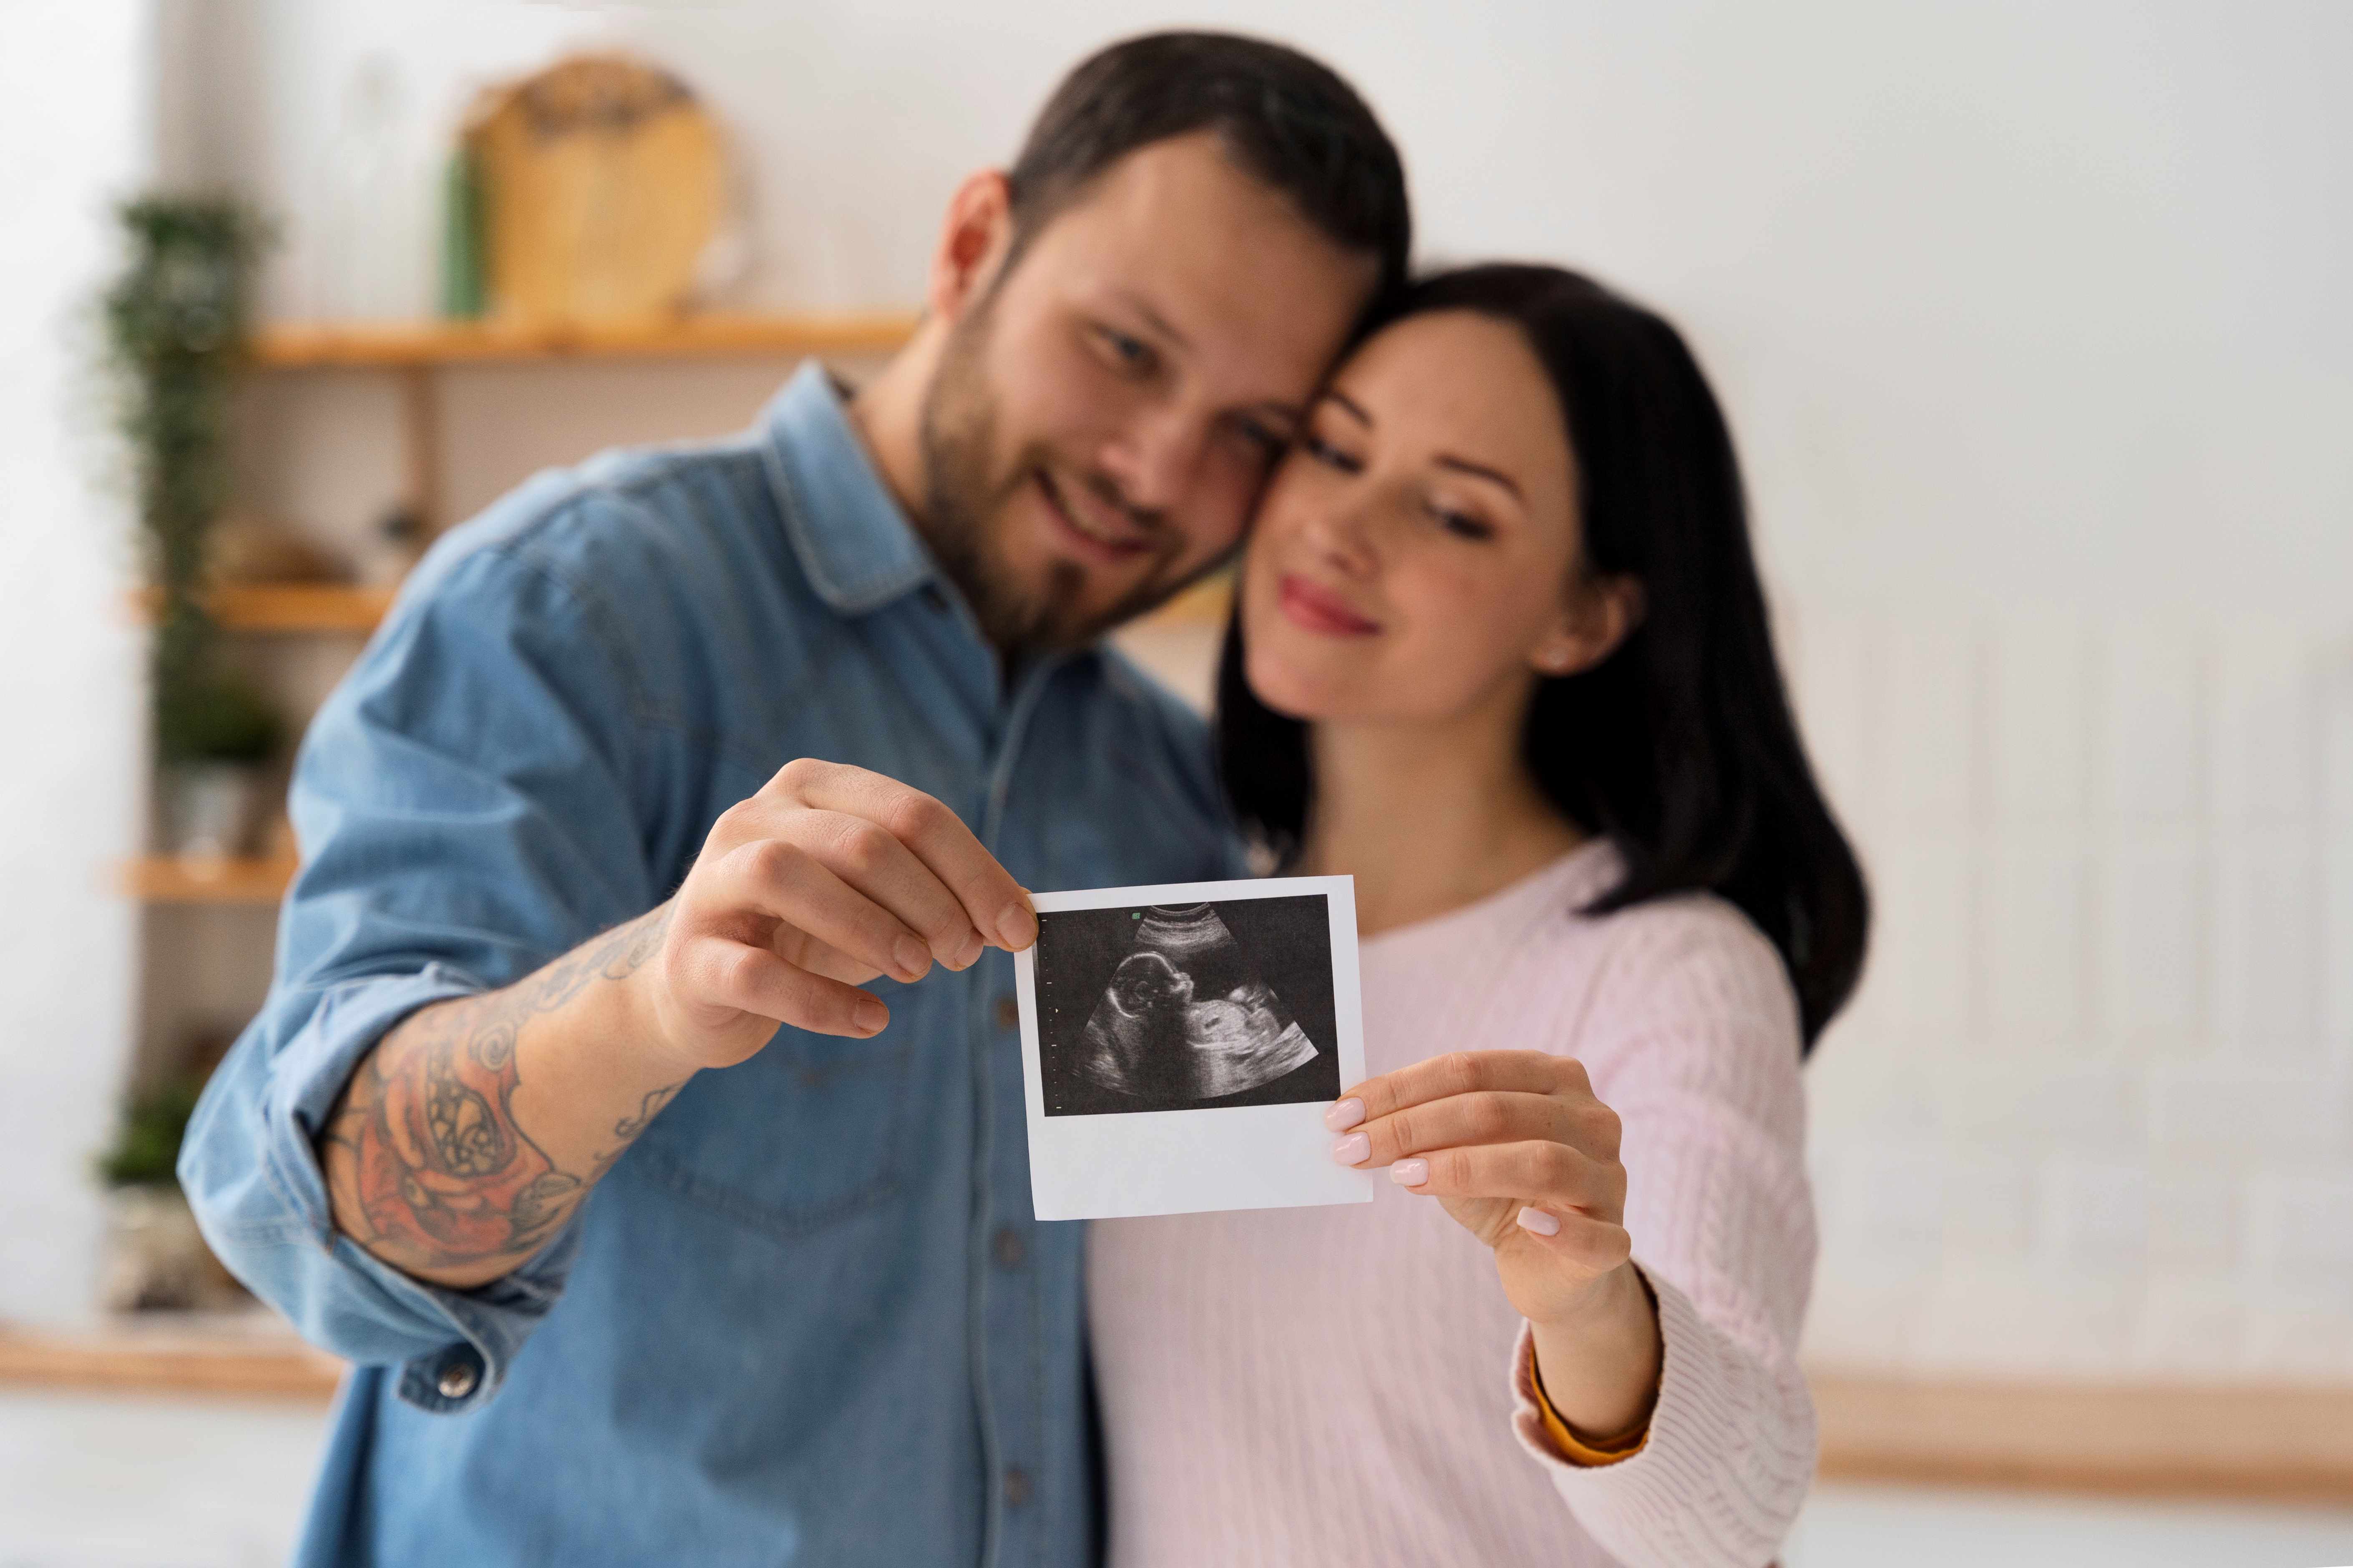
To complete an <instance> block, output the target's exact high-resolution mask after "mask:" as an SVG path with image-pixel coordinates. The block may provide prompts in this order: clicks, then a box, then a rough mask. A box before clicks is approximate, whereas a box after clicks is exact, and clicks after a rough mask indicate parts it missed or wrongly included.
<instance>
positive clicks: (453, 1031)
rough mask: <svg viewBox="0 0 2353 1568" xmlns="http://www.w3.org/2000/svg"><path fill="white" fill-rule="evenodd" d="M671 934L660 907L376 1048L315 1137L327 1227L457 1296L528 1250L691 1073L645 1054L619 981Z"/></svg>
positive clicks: (435, 1010)
mask: <svg viewBox="0 0 2353 1568" xmlns="http://www.w3.org/2000/svg"><path fill="white" fill-rule="evenodd" d="M669 921H670V906H669V905H668V904H664V905H662V906H661V907H660V908H659V909H656V910H652V911H651V912H649V913H648V914H646V915H644V916H641V917H640V918H638V920H635V921H630V922H629V923H628V924H627V925H624V926H619V927H617V928H615V929H614V930H612V931H607V932H606V933H605V934H604V935H603V936H601V937H598V938H596V940H594V941H592V942H587V943H586V944H584V945H582V946H580V947H578V948H575V949H574V950H573V951H572V952H569V953H566V954H565V956H564V957H562V958H559V959H557V960H556V961H555V962H554V963H551V964H549V965H548V966H547V967H546V968H544V969H542V970H539V971H538V972H537V973H533V974H531V975H528V976H526V977H525V978H523V979H522V980H521V981H518V982H517V983H516V984H512V985H510V986H508V987H506V988H505V989H504V990H501V991H492V992H488V993H485V994H482V995H480V996H467V997H460V998H458V999H455V1000H452V1001H448V1002H442V1003H437V1004H436V1005H433V1006H430V1007H427V1008H424V1009H422V1010H420V1011H419V1012H417V1014H415V1015H414V1016H411V1017H409V1018H407V1019H406V1020H404V1021H403V1022H402V1023H401V1024H400V1026H398V1027H396V1028H395V1029H394V1030H393V1031H392V1032H391V1033H389V1034H387V1035H386V1036H385V1037H384V1038H383V1039H382V1040H380V1041H378V1042H377V1044H376V1046H375V1049H374V1050H372V1051H370V1052H369V1053H368V1054H367V1055H366V1056H365V1057H364V1058H361V1060H360V1063H359V1067H358V1068H357V1070H356V1071H354V1072H353V1075H352V1079H351V1082H350V1083H349V1084H348V1085H346V1086H345V1088H344V1089H343V1097H342V1098H341V1099H340V1100H338V1101H337V1102H336V1105H335V1109H334V1112H333V1114H332V1115H331V1116H330V1117H329V1119H328V1121H327V1125H326V1128H325V1129H324V1131H322V1132H321V1133H320V1135H319V1157H320V1163H321V1165H322V1169H323V1170H324V1173H325V1174H326V1178H327V1191H328V1194H329V1196H330V1198H331V1200H332V1205H333V1212H334V1221H335V1227H336V1228H337V1229H338V1230H340V1231H342V1232H343V1234H344V1235H345V1236H348V1237H351V1238H352V1239H353V1241H355V1242H357V1243H358V1244H359V1245H360V1246H362V1247H365V1248H366V1249H367V1250H368V1251H369V1252H371V1253H373V1254H375V1256H376V1257H378V1258H382V1259H384V1261H385V1262H387V1263H389V1264H391V1265H392V1266H393V1267H395V1268H399V1269H401V1270H402V1271H403V1272H405V1273H408V1274H413V1275H415V1276H417V1278H418V1279H429V1280H432V1281H434V1282H436V1283H438V1284H443V1285H452V1286H457V1287H459V1288H461V1289H462V1288H466V1287H470V1286H475V1285H480V1284H484V1283H487V1282H488V1281H490V1280H492V1279H498V1278H499V1277H500V1276H501V1275H503V1274H507V1273H509V1272H511V1271H512V1270H513V1269H514V1268H515V1267H516V1266H517V1265H519V1264H521V1263H522V1261H523V1260H524V1259H525V1258H529V1257H530V1256H531V1255H532V1254H533V1252H535V1251H537V1250H538V1249H539V1247H541V1246H543V1244H544V1243H545V1242H546V1241H547V1239H548V1237H551V1236H553V1235H554V1234H555V1232H556V1230H557V1229H558V1228H559V1227H561V1226H562V1225H563V1224H564V1222H565V1219H567V1218H568V1217H570V1215H571V1214H572V1211H573V1210H574V1209H575V1208H576V1207H577V1206H578V1205H579V1204H580V1201H581V1200H582V1199H583V1198H584V1197H586V1195H587V1192H588V1189H589V1188H590V1187H591V1186H592V1185H594V1184H595V1183H596V1180H597V1178H598V1177H600V1176H602V1175H603V1174H604V1173H606V1171H607V1170H608V1169H610V1168H611V1166H612V1163H613V1162H614V1161H615V1160H617V1159H618V1158H620V1156H621V1153H622V1152H623V1151H625V1150H626V1149H628V1146H629V1144H630V1142H633V1141H634V1140H635V1139H636V1138H637V1136H638V1133H640V1132H642V1131H645V1128H646V1125H647V1124H648V1123H649V1121H652V1120H653V1117H654V1115H655V1113H656V1112H658V1111H659V1110H661V1108H662V1107H663V1106H664V1105H666V1104H668V1103H669V1102H670V1097H671V1096H673V1095H675V1094H676V1093H677V1092H678V1091H679V1089H681V1088H682V1087H683V1086H684V1084H685V1082H686V1079H687V1078H688V1077H690V1076H691V1073H690V1072H688V1071H686V1070H685V1069H683V1068H680V1067H678V1066H676V1065H674V1064H671V1063H670V1062H668V1061H666V1060H665V1059H664V1058H661V1057H660V1056H659V1055H658V1054H657V1053H656V1052H654V1051H653V1050H651V1049H649V1048H648V1047H647V1042H646V1041H645V1039H644V1034H645V1026H644V1023H643V1020H642V1018H641V1017H640V1016H639V1015H638V1010H637V1009H636V1008H635V1007H634V1006H633V1005H632V1004H633V996H632V993H631V990H630V987H629V985H628V980H629V977H630V976H631V975H632V974H634V973H637V972H638V970H639V969H641V968H642V967H644V965H645V964H647V963H649V962H650V961H651V960H652V959H653V957H654V956H655V955H656V954H657V953H659V952H660V951H661V944H662V937H663V933H664V932H665V931H666V930H667V928H668V925H669Z"/></svg>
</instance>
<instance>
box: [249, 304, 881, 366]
mask: <svg viewBox="0 0 2353 1568" xmlns="http://www.w3.org/2000/svg"><path fill="white" fill-rule="evenodd" d="M914 327H915V318H914V317H913V316H912V315H910V314H907V313H905V312H903V311H869V312H864V313H860V314H848V315H829V316H769V315H746V314H735V313H731V312H722V311H711V312H702V313H698V314H692V315H683V316H663V317H658V318H652V319H648V320H643V321H596V322H586V321H583V322H560V321H545V322H526V321H417V322H406V321H387V322H374V321H326V322H282V323H280V324H278V325H274V326H268V327H264V328H262V329H261V330H260V331H258V332H256V333H255V334H254V338H253V342H252V344H251V363H253V364H254V365H255V366H257V367H259V368H261V369H265V370H312V369H325V368H339V369H351V370H371V369H374V370H396V369H407V368H421V367H426V366H431V365H448V364H490V363H517V362H529V361H533V360H563V359H711V358H720V357H725V356H729V355H754V354H773V355H784V354H807V353H889V352H890V351H891V350H892V349H895V348H897V347H898V346H899V345H900V344H902V343H903V342H906V341H907V336H908V334H909V333H910V332H912V331H914Z"/></svg>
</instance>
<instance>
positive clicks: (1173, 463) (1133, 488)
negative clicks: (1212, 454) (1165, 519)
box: [1103, 405, 1209, 511]
mask: <svg viewBox="0 0 2353 1568" xmlns="http://www.w3.org/2000/svg"><path fill="white" fill-rule="evenodd" d="M1208 425H1209V422H1208V419H1207V418H1205V417H1204V416H1201V415H1200V414H1198V413H1197V412H1194V411H1193V410H1190V409H1187V408H1185V407H1183V406H1180V405H1166V406H1162V407H1158V408H1152V409H1146V410H1143V411H1140V412H1139V413H1138V414H1137V415H1136V416H1135V417H1134V419H1132V420H1131V421H1130V422H1129V423H1128V425H1127V426H1126V428H1124V429H1123V430H1122V431H1121V432H1120V433H1119V434H1118V436H1116V437H1114V438H1113V440H1112V442H1111V443H1110V445H1109V446H1108V447H1106V448H1105V450H1104V452H1103V470H1104V472H1105V473H1106V474H1108V475H1109V476H1110V477H1111V478H1112V479H1114V480H1116V481H1117V482H1118V484H1119V489H1120V494H1121V496H1122V497H1123V498H1124V500H1126V502H1127V504H1128V505H1129V506H1130V507H1132V508H1133V509H1134V510H1138V511H1168V510H1173V509H1175V508H1176V505H1177V504H1178V503H1179V502H1181V501H1182V500H1184V499H1185V493H1186V491H1187V490H1188V489H1191V488H1192V485H1193V481H1194V479H1195V476H1196V474H1197V472H1198V469H1199V468H1200V463H1201V448H1202V446H1203V444H1204V443H1205V442H1206V441H1207V440H1208Z"/></svg>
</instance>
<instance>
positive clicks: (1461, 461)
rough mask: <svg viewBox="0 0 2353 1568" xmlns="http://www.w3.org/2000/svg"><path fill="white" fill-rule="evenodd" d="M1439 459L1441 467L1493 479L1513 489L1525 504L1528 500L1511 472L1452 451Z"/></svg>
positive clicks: (1515, 497) (1508, 488)
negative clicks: (1454, 454) (1458, 456)
mask: <svg viewBox="0 0 2353 1568" xmlns="http://www.w3.org/2000/svg"><path fill="white" fill-rule="evenodd" d="M1437 461H1438V466H1439V467H1440V468H1452V469H1453V470H1454V471H1455V472H1457V473H1461V474H1472V475H1476V476H1477V477H1478V478H1480V479H1493V481H1494V482H1495V483H1497V484H1499V485H1501V486H1503V487H1504V489H1507V490H1509V491H1511V492H1512V495H1513V497H1514V499H1515V500H1519V501H1520V502H1521V503H1522V504H1523V505H1525V503H1526V501H1527V499H1528V498H1527V497H1525V496H1524V495H1521V494H1520V487H1519V486H1518V485H1517V484H1516V483H1514V481H1513V479H1512V477H1511V476H1510V475H1509V474H1506V473H1503V472H1500V471H1499V470H1497V469H1494V468H1489V467H1487V465H1486V464H1484V463H1474V462H1472V460H1471V459H1470V458H1457V457H1454V456H1453V455H1451V453H1445V452H1441V453H1440V454H1439V456H1438V459H1437Z"/></svg>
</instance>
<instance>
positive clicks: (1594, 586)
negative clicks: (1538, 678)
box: [1528, 574, 1645, 676]
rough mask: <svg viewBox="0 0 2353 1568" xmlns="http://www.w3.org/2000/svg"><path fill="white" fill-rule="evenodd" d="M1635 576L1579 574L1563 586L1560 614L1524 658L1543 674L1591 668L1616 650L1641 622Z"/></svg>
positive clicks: (1640, 598) (1639, 588) (1640, 599)
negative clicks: (1565, 593)
mask: <svg viewBox="0 0 2353 1568" xmlns="http://www.w3.org/2000/svg"><path fill="white" fill-rule="evenodd" d="M1644 603H1645V602H1644V599H1643V596H1642V584H1641V579H1640V578H1637V577H1633V576H1630V575H1626V574H1620V575H1618V576H1615V577H1589V578H1588V577H1580V578H1579V579H1578V581H1577V585H1576V586H1575V587H1573V588H1571V589H1570V590H1569V602H1568V603H1567V605H1563V606H1562V607H1561V612H1560V619H1559V620H1558V621H1557V622H1556V624H1555V625H1554V626H1552V628H1551V629H1550V630H1549V631H1547V632H1546V633H1545V636H1544V638H1543V640H1542V641H1540V642H1538V643H1537V644H1536V646H1535V652H1533V653H1532V654H1530V655H1529V656H1528V662H1529V663H1530V664H1532V665H1534V666H1535V669H1536V673H1537V674H1539V675H1545V676H1563V675H1577V674H1579V673H1581V672H1583V671H1585V670H1588V669H1591V668H1593V667H1594V666H1595V665H1597V664H1599V663H1600V662H1601V661H1602V660H1603V659H1605V658H1609V656H1610V655H1611V654H1613V653H1615V652H1617V651H1618V645H1619V644H1620V643H1622V642H1624V641H1625V640H1626V639H1627V638H1628V637H1631V636H1633V635H1634V628H1635V627H1636V626H1641V624H1642V611H1643V608H1644Z"/></svg>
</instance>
